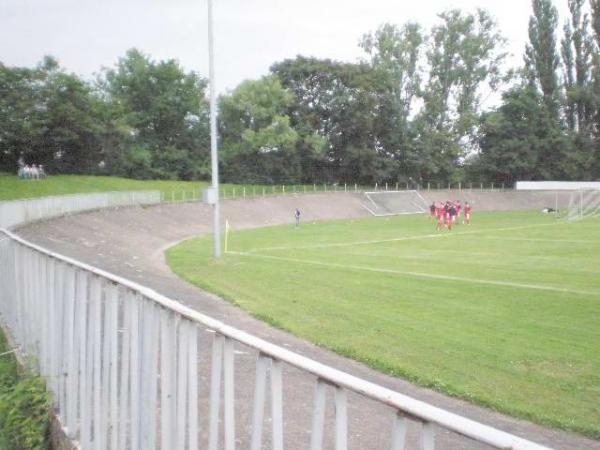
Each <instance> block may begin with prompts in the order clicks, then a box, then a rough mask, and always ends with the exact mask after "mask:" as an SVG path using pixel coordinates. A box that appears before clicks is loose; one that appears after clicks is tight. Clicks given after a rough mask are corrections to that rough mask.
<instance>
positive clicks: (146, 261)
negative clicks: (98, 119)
mask: <svg viewBox="0 0 600 450" xmlns="http://www.w3.org/2000/svg"><path fill="white" fill-rule="evenodd" d="M536 206H537V205H536ZM296 207H297V208H299V209H300V210H301V211H302V218H303V220H304V221H312V220H327V219H337V218H359V217H365V216H367V215H368V213H367V212H366V211H365V209H364V208H363V207H362V202H361V199H360V197H358V196H356V195H350V194H347V195H346V194H316V195H301V196H297V197H294V196H288V197H267V198H259V199H252V200H244V201H242V200H229V201H225V202H224V203H223V207H222V210H223V217H224V218H227V219H228V220H229V222H230V223H231V225H232V226H233V227H234V228H237V229H242V228H253V227H261V226H266V225H274V224H285V223H290V224H291V223H292V222H293V211H294V209H295V208H296ZM211 223H212V221H211V209H210V207H208V206H207V205H203V204H198V203H189V204H176V205H160V206H155V207H148V208H127V209H119V210H110V211H106V210H105V211H95V212H91V213H86V214H80V215H76V216H69V217H63V218H60V219H55V220H50V221H47V222H40V223H35V224H31V225H28V226H26V227H23V228H21V229H19V230H18V233H19V234H20V235H21V236H23V237H24V238H26V239H28V240H30V241H32V242H35V243H38V244H41V245H43V246H45V247H46V248H49V249H52V250H55V251H57V252H60V253H62V254H65V255H67V256H71V257H74V258H76V259H79V260H81V261H83V262H86V263H88V264H92V265H94V266H97V267H99V268H102V269H104V270H107V271H109V272H113V273H116V274H119V275H121V276H124V277H126V278H129V279H131V280H133V281H136V282H138V283H140V284H143V285H146V286H148V287H151V288H153V289H155V290H156V291H158V292H160V293H162V294H164V295H167V296H169V297H170V298H173V299H175V300H179V301H181V302H182V303H184V304H186V305H187V306H190V307H192V308H194V309H196V310H198V311H201V312H203V313H205V314H207V315H209V316H212V317H214V318H216V319H219V320H222V321H223V322H225V323H227V324H229V325H232V326H235V327H237V328H240V329H242V330H244V331H247V332H249V333H251V334H253V335H256V336H258V337H260V338H263V339H266V340H268V341H271V342H274V343H277V344H279V345H281V346H284V347H286V348H288V349H290V350H293V351H295V352H297V353H300V354H302V355H305V356H308V357H310V358H313V359H315V360H317V361H319V362H322V363H325V364H328V365H331V366H334V367H336V368H338V369H341V370H343V371H346V372H348V373H351V374H353V375H355V376H358V377H361V378H364V379H366V380H369V381H372V382H374V383H377V384H380V385H382V386H386V387H388V388H390V389H393V390H395V391H398V392H401V393H404V394H406V395H409V396H411V397H413V398H417V399H419V400H423V401H425V402H428V403H431V404H433V405H436V406H438V407H441V408H444V409H447V410H449V411H452V412H455V413H458V414H461V415H463V416H466V417H468V418H471V419H474V420H477V421H479V422H482V423H485V424H488V425H492V426H494V427H496V428H499V429H501V430H504V431H507V432H510V433H514V434H516V435H518V436H521V437H524V438H527V439H531V440H533V441H535V442H538V443H540V444H544V445H547V446H549V447H553V448H556V449H565V450H575V449H582V450H583V449H599V450H600V441H595V440H591V439H586V438H583V437H581V436H578V435H575V434H572V433H567V432H562V431H557V430H550V429H547V428H544V427H541V426H538V425H534V424H531V423H529V422H526V421H523V420H518V419H515V418H511V417H507V416H505V415H502V414H498V413H496V412H493V411H490V410H488V409H484V408H480V407H477V406H474V405H471V404H469V403H467V402H465V401H462V400H459V399H455V398H450V397H447V396H444V395H442V394H439V393H437V392H434V391H431V390H429V389H424V388H421V387H419V386H415V385H413V384H411V383H409V382H406V381H404V380H401V379H397V378H393V377H390V376H387V375H383V374H381V373H378V372H376V371H374V370H372V369H369V368H368V367H366V366H364V365H363V364H360V363H357V362H355V361H352V360H350V359H347V358H344V357H341V356H339V355H337V354H334V353H332V352H330V351H327V350H324V349H322V348H319V347H317V346H315V345H313V344H311V343H308V342H306V341H304V340H302V339H298V338H296V337H294V336H291V335H289V334H287V333H285V332H282V331H280V330H277V329H274V328H272V327H270V326H269V325H267V324H265V323H263V322H261V321H258V320H256V319H254V318H253V317H251V316H250V315H249V314H247V313H245V312H244V311H242V310H241V309H239V308H237V307H235V306H233V305H232V304H230V303H228V302H226V301H223V300H221V299H219V298H218V297H216V296H214V295H212V294H208V293H206V292H204V291H202V290H200V289H198V288H196V287H194V286H191V285H189V284H187V283H186V282H184V281H182V280H180V279H179V278H177V277H176V276H175V275H173V274H172V273H171V272H170V270H169V268H168V267H167V266H166V264H165V262H164V259H163V254H164V250H165V249H166V248H168V247H169V246H171V245H173V244H174V243H176V242H179V241H181V240H182V239H186V238H188V237H191V236H197V235H202V234H205V233H208V232H209V231H210V226H211ZM232 282H235V281H234V280H232ZM206 343H207V344H208V341H206ZM208 347H209V345H205V346H204V348H208ZM255 358H256V355H255V353H254V352H252V351H251V350H249V349H244V348H237V352H236V401H237V404H236V414H237V424H236V428H237V435H238V436H239V442H240V444H246V443H247V440H248V431H249V424H250V423H251V419H250V414H251V405H252V403H251V399H252V393H253V386H254V367H255V364H254V363H255ZM204 366H206V364H202V362H201V367H204ZM207 375H208V373H206V372H205V371H204V370H203V369H201V373H200V374H199V377H200V379H201V380H202V381H203V383H205V382H206V381H207ZM313 383H314V379H311V377H309V376H307V375H305V374H302V373H299V372H298V371H296V370H294V369H291V368H288V369H286V370H285V372H284V385H285V389H284V398H285V403H284V405H285V406H284V408H285V409H284V417H285V427H286V438H285V444H286V448H288V449H301V448H307V447H308V442H309V441H308V439H309V434H308V433H309V430H310V413H311V411H312V409H311V408H312V396H313V386H314V384H313ZM202 387H203V389H202V393H201V397H202V396H204V395H206V394H207V389H206V385H205V384H202ZM349 408H350V409H349V415H350V416H349V429H350V448H352V449H374V450H375V449H382V448H389V442H390V436H389V434H390V432H391V427H390V425H391V421H392V417H393V415H392V412H391V411H390V410H388V409H387V408H385V407H382V406H380V405H377V404H374V403H373V402H371V401H368V400H366V399H363V398H361V397H358V396H354V395H351V396H350V397H349ZM331 410H332V398H331V397H329V398H328V413H327V416H328V418H329V420H328V425H327V432H328V435H329V436H328V437H327V438H326V448H331V447H332V440H331V436H332V435H333V433H332V432H331V431H332V429H331V427H332V414H333V413H332V411H331ZM266 417H270V413H269V407H267V408H266ZM204 429H205V428H204ZM418 431H419V426H418V425H417V424H411V426H410V427H409V437H408V448H418V447H417V441H416V437H417V435H418ZM268 433H269V431H268V427H267V429H265V445H266V444H267V443H268ZM436 441H437V443H438V448H450V449H479V448H489V447H486V446H481V445H479V444H476V443H473V442H471V441H468V440H465V439H463V438H461V437H459V436H456V435H454V434H452V433H449V432H445V431H443V430H438V432H437V436H436Z"/></svg>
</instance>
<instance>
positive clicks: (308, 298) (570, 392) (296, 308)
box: [167, 212, 600, 438]
mask: <svg viewBox="0 0 600 450" xmlns="http://www.w3.org/2000/svg"><path fill="white" fill-rule="evenodd" d="M232 226H233V227H234V229H235V224H232ZM211 252H212V243H211V240H210V238H202V239H196V240H190V241H186V242H184V243H182V244H180V245H179V246H177V247H175V248H173V249H171V250H170V251H169V252H168V254H167V259H168V262H169V264H170V266H171V267H172V269H173V270H174V271H175V272H176V273H177V274H178V275H180V276H181V277H183V278H185V279H186V280H188V281H190V282H192V283H194V284H196V285H198V286H200V287H203V288H205V289H207V290H209V291H212V292H215V293H217V294H219V295H221V296H223V297H224V298H226V299H228V300H230V301H232V302H235V303H236V304H238V305H239V306H240V307H242V308H244V309H245V310H247V311H249V312H250V313H252V314H254V315H255V316H257V317H259V318H261V319H263V320H265V321H267V322H269V323H272V324H274V325H275V326H278V327H280V328H283V329H285V330H288V331H290V332H292V333H293V334H296V335H298V336H301V337H304V338H306V339H308V340H311V341H313V342H315V343H317V344H319V345H322V346H324V347H328V348H330V349H333V350H335V351H336V352H339V353H341V354H344V355H347V356H350V357H352V358H355V359H357V360H360V361H363V362H365V363H366V364H368V365H370V366H372V367H374V368H376V369H379V370H381V371H384V372H387V373H390V374H393V375H396V376H399V377H403V378H407V379H410V380H413V381H415V382H417V383H419V384H422V385H424V386H430V387H433V388H435V389H437V390H440V391H442V392H445V393H448V394H451V395H455V396H459V397H462V398H465V399H468V400H470V401H472V402H474V403H478V404H482V405H485V406H488V407H490V408H493V409H496V410H499V411H503V412H505V413H508V414H511V415H514V416H518V417H523V418H527V419H531V420H533V421H536V422H539V423H542V424H546V425H550V426H554V427H558V428H564V429H569V430H574V431H577V432H580V433H583V434H586V435H588V436H592V437H596V438H599V437H600V314H599V312H600V221H598V220H588V221H582V222H577V223H572V224H571V223H566V222H564V221H557V220H556V219H555V218H554V217H551V216H544V215H542V214H540V213H537V212H535V213H534V212H515V213H485V214H484V213H481V214H478V215H477V216H476V220H475V223H474V224H472V225H470V226H463V225H461V226H458V227H457V228H456V229H455V230H453V231H452V232H447V231H445V232H440V233H436V232H435V231H434V225H433V222H432V221H431V220H429V219H428V218H426V217H424V216H411V217H394V218H371V219H364V220H354V221H333V222H321V223H305V224H302V225H301V226H300V227H299V228H297V229H295V228H294V227H293V226H279V227H270V228H263V229H257V230H247V231H235V230H234V231H233V232H232V233H230V239H229V252H228V253H227V254H226V255H225V257H224V258H223V259H222V260H221V261H215V260H213V259H212V258H211Z"/></svg>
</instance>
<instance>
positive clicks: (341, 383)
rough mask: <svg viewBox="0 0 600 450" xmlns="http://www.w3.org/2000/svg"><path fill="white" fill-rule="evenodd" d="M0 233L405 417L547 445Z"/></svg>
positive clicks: (504, 444) (504, 441)
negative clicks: (352, 372) (339, 367)
mask: <svg viewBox="0 0 600 450" xmlns="http://www.w3.org/2000/svg"><path fill="white" fill-rule="evenodd" d="M0 233H2V234H4V235H5V236H7V238H9V239H10V240H12V241H14V242H16V243H18V244H20V245H22V246H24V247H27V248H29V249H30V250H34V251H36V252H38V253H40V254H43V255H46V256H48V257H50V258H52V259H55V260H58V261H61V262H63V263H65V264H67V265H70V266H72V267H74V268H76V269H80V270H82V271H86V272H89V273H92V274H94V275H96V276H98V277H101V278H104V279H105V280H108V281H110V282H112V283H114V284H116V285H120V286H123V287H126V288H127V289H129V290H130V291H132V292H133V293H136V294H140V295H142V296H143V297H145V298H147V299H148V300H151V301H152V302H154V303H156V304H157V305H160V306H161V307H163V308H166V309H168V310H170V311H172V312H174V313H177V314H178V315H180V316H181V317H185V318H187V319H189V320H191V321H193V322H196V323H200V324H202V325H204V326H205V327H208V328H210V329H212V330H214V331H215V332H216V333H218V334H220V335H222V336H225V337H227V338H231V339H233V340H235V341H237V342H240V343H242V344H245V345H247V346H249V347H251V348H254V349H256V350H257V351H258V352H259V353H260V354H262V355H266V356H268V357H270V358H272V359H273V360H277V361H282V362H285V363H287V364H289V365H291V366H294V367H296V368H299V369H301V370H303V371H305V372H308V373H310V374H312V375H314V376H316V377H317V378H318V379H320V380H322V381H325V382H327V383H329V384H331V385H334V386H337V387H343V388H346V389H348V390H351V391H353V392H356V393H358V394H362V395H364V396H366V397H368V398H370V399H372V400H375V401H377V402H379V403H382V404H385V405H387V406H390V407H392V408H394V409H396V410H397V411H398V412H399V413H400V414H402V415H406V416H408V417H410V418H413V419H416V420H419V421H422V422H424V423H434V424H437V425H438V426H441V427H443V428H445V429H447V430H450V431H452V432H455V433H458V434H460V435H463V436H466V437H468V438H470V439H473V440H475V441H478V442H482V443H485V444H488V445H491V446H493V447H495V448H499V449H513V450H549V449H548V447H544V446H542V445H539V444H535V443H533V442H530V441H527V440H525V439H522V438H519V437H516V436H514V435H511V434H509V433H506V432H503V431H500V430H497V429H495V428H493V427H490V426H487V425H484V424H481V423H478V422H476V421H473V420H470V419H467V418H464V417H462V416H459V415H457V414H454V413H451V412H448V411H445V410H443V409H441V408H438V407H435V406H432V405H429V404H427V403H425V402H422V401H419V400H415V399H413V398H410V397H408V396H406V395H403V394H400V393H398V392H395V391H392V390H390V389H387V388H385V387H382V386H379V385H377V384H374V383H372V382H369V381H366V380H362V379H360V378H358V377H355V376H353V375H350V374H347V373H345V372H342V371H340V370H337V369H334V368H332V367H329V366H327V365H325V364H322V363H319V362H317V361H315V360H312V359H310V358H307V357H305V356H301V355H299V354H297V353H294V352H292V351H290V350H287V349H285V348H282V347H280V346H278V345H275V344H272V343H270V342H267V341H265V340H263V339H260V338H257V337H255V336H252V335H250V334H248V333H246V332H244V331H241V330H238V329H236V328H234V327H231V326H229V325H226V324H224V323H222V322H221V321H219V320H215V319H213V318H211V317H209V316H206V315H204V314H202V313H199V312H197V311H194V310H192V309H191V308H188V307H186V306H184V305H182V304H181V303H179V302H177V301H174V300H172V299H170V298H168V297H166V296H164V295H162V294H159V293H157V292H156V291H154V290H153V289H150V288H147V287H145V286H142V285H140V284H138V283H135V282H133V281H130V280H127V279H125V278H123V277H120V276H118V275H115V274H112V273H109V272H107V271H104V270H102V269H99V268H96V267H94V266H91V265H89V264H85V263H82V262H79V261H77V260H75V259H73V258H69V257H66V256H63V255H60V254H58V253H55V252H52V251H50V250H47V249H45V248H43V247H41V246H39V245H36V244H33V243H31V242H28V241H26V240H25V239H22V238H21V237H19V236H17V235H15V234H14V233H12V232H10V231H8V230H5V229H0Z"/></svg>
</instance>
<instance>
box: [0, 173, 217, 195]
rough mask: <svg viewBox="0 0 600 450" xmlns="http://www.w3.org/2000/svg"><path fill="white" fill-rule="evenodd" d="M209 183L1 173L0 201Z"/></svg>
mask: <svg viewBox="0 0 600 450" xmlns="http://www.w3.org/2000/svg"><path fill="white" fill-rule="evenodd" d="M206 185H207V183H206V182H190V181H166V180H151V181H145V180H130V179H127V178H119V177H103V176H83V175H56V176H50V177H48V178H46V179H44V180H19V179H18V178H17V177H16V176H14V175H7V174H0V201H1V200H16V199H21V198H33V197H46V196H50V195H66V194H82V193H87V192H105V191H129V190H159V191H163V192H171V191H182V190H191V189H199V188H202V187H205V186H206Z"/></svg>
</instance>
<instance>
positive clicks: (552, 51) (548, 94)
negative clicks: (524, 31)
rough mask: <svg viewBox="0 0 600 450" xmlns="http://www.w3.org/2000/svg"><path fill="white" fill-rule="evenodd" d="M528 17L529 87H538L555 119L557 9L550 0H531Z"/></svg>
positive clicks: (557, 97)
mask: <svg viewBox="0 0 600 450" xmlns="http://www.w3.org/2000/svg"><path fill="white" fill-rule="evenodd" d="M532 6H533V15H532V16H531V17H530V19H529V44H527V46H526V49H525V68H526V70H527V76H528V79H529V82H530V83H531V85H532V86H539V88H540V89H541V91H542V95H543V97H544V102H545V103H546V106H547V108H548V110H549V111H550V112H551V113H552V114H553V115H554V117H556V118H558V99H559V92H558V79H557V75H556V71H557V69H558V64H559V58H558V54H557V49H556V27H557V25H558V11H557V10H556V8H555V7H554V5H553V4H552V0H532Z"/></svg>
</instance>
